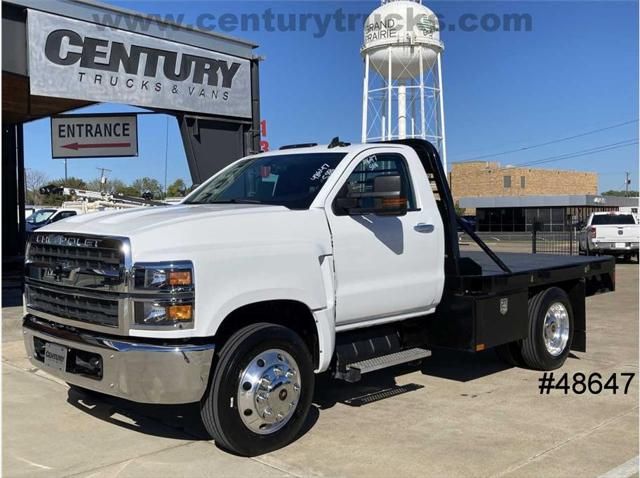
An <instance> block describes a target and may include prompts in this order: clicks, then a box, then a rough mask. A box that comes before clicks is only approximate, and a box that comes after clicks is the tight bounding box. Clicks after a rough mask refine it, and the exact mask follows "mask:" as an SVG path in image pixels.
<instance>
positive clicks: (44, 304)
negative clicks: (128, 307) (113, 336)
mask: <svg viewBox="0 0 640 478" xmlns="http://www.w3.org/2000/svg"><path fill="white" fill-rule="evenodd" d="M129 262H130V260H129V255H128V240H127V239H120V238H111V237H99V236H89V235H82V234H70V233H36V234H34V235H33V236H32V238H31V240H30V242H29V246H28V249H27V254H26V261H25V276H26V277H25V285H26V288H25V295H26V302H27V308H28V309H32V310H34V311H39V312H43V313H46V314H50V315H52V316H54V318H55V317H59V318H60V319H67V320H72V321H78V322H83V323H87V324H93V325H95V326H101V327H109V328H112V327H116V328H118V327H119V326H120V325H121V324H120V323H119V317H118V312H119V304H120V302H122V300H123V299H122V300H119V298H120V297H122V296H121V294H122V293H126V292H127V281H128V268H129V267H130V264H129Z"/></svg>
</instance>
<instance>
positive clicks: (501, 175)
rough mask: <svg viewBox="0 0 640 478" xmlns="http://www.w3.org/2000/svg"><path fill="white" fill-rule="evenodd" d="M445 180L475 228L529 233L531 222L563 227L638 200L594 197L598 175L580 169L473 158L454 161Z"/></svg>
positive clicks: (548, 227) (544, 227)
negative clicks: (592, 214) (570, 169)
mask: <svg viewBox="0 0 640 478" xmlns="http://www.w3.org/2000/svg"><path fill="white" fill-rule="evenodd" d="M449 184H450V186H451V191H452V194H453V198H454V201H456V202H457V203H458V205H459V206H460V207H462V208H464V210H465V211H464V215H465V216H475V219H476V230H477V231H479V232H491V233H499V232H504V233H513V232H530V231H531V230H532V229H533V225H534V223H538V224H539V225H540V226H541V230H542V231H566V230H568V229H570V228H573V227H576V225H577V224H579V223H580V222H583V221H585V220H586V219H587V217H588V216H589V214H591V213H592V212H595V211H615V210H618V208H619V207H621V206H634V205H635V206H636V207H637V205H638V200H637V199H632V198H609V197H603V196H598V194H597V192H598V175H597V174H596V173H589V172H582V171H562V170H556V169H535V168H518V167H505V166H502V165H500V163H497V162H486V161H474V162H468V163H455V164H453V167H452V170H451V173H450V175H449Z"/></svg>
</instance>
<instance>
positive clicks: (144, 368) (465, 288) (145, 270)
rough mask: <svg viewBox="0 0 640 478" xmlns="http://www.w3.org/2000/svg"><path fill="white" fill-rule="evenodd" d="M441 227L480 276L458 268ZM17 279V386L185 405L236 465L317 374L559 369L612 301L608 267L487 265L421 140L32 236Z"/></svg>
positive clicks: (263, 170) (313, 159) (334, 149)
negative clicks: (441, 364) (482, 360)
mask: <svg viewBox="0 0 640 478" xmlns="http://www.w3.org/2000/svg"><path fill="white" fill-rule="evenodd" d="M458 226H460V227H463V228H464V229H465V231H466V232H467V233H468V234H469V235H470V236H471V237H472V238H473V239H474V240H476V241H477V242H478V244H479V245H480V247H481V249H482V250H483V251H484V256H482V257H480V256H479V255H470V256H465V255H464V254H461V252H460V251H459V249H458V241H457V227H458ZM25 269H26V278H25V308H26V315H25V319H24V323H23V327H24V338H25V346H26V348H27V352H28V354H29V356H30V358H31V361H32V363H33V364H34V365H35V366H36V367H39V368H43V369H44V370H46V371H47V372H49V373H51V374H53V375H56V376H58V377H59V378H61V379H63V380H65V381H67V382H68V383H70V384H71V386H74V387H80V388H84V389H89V390H95V391H99V392H102V393H105V394H108V395H114V396H118V397H121V398H125V399H129V400H133V401H136V402H142V403H162V404H172V403H190V402H198V403H199V404H200V408H201V417H202V420H203V423H204V425H205V427H206V429H207V430H208V432H209V433H210V434H211V435H212V437H214V439H215V440H216V442H217V443H219V444H220V445H221V446H222V447H224V448H227V449H229V450H232V451H234V452H235V453H239V454H242V455H255V454H260V453H264V452H266V451H269V450H273V449H276V448H279V447H282V446H284V445H286V444H287V443H289V442H290V441H292V440H294V439H295V437H296V436H297V435H298V433H299V431H300V429H301V427H302V425H303V423H304V420H305V417H306V415H307V413H308V411H309V407H310V405H311V400H312V398H313V390H314V383H315V374H318V373H323V372H327V373H329V374H331V375H332V376H333V377H335V378H336V379H341V380H346V381H349V382H353V381H357V380H359V379H360V377H361V375H363V374H366V373H369V372H372V371H375V370H378V369H381V368H385V367H390V366H393V365H396V364H399V363H404V362H410V361H416V360H421V359H424V358H426V357H428V356H429V355H431V348H432V347H449V348H454V349H459V350H467V351H470V352H475V351H480V350H485V349H487V348H492V347H496V348H497V350H498V351H499V354H500V356H501V357H502V358H503V359H504V360H506V361H508V362H509V363H512V364H517V365H519V366H526V367H530V368H537V369H543V370H551V369H554V368H557V367H560V366H562V364H563V363H564V361H565V360H566V358H567V356H568V354H569V351H570V350H571V349H573V350H580V351H584V350H585V346H586V345H585V344H586V342H585V340H586V338H585V337H586V335H585V334H586V326H585V313H584V307H585V305H584V298H585V296H586V295H591V294H593V293H596V292H604V291H607V290H613V288H614V282H613V263H612V261H611V260H610V259H608V258H597V259H596V258H594V259H587V258H565V259H564V260H560V259H559V258H555V257H551V258H549V259H548V260H546V261H545V260H543V258H542V257H540V256H538V257H536V258H535V259H532V258H531V257H530V255H528V254H511V255H507V256H498V255H496V254H495V253H493V251H491V250H490V249H489V248H488V247H487V246H486V245H485V244H484V243H482V241H481V240H480V239H479V238H478V237H477V236H476V235H475V233H474V232H473V231H472V230H471V229H470V228H469V227H468V226H467V225H466V223H464V222H463V221H458V220H457V218H456V217H455V213H454V206H453V201H452V199H451V194H450V191H449V189H448V186H447V183H446V174H445V173H444V171H443V170H442V166H441V163H440V160H439V157H438V155H437V151H436V150H435V148H434V147H433V146H432V145H430V144H429V143H427V142H425V141H420V140H407V141H405V142H389V143H373V144H362V145H349V144H346V143H342V142H340V141H339V140H335V141H333V142H332V143H331V144H330V145H322V146H318V145H305V146H302V147H292V148H285V149H281V150H279V151H275V152H269V153H261V154H256V155H253V156H249V157H246V158H242V159H240V160H238V161H237V162H235V163H233V164H231V165H229V166H228V167H227V168H225V169H223V170H222V171H220V172H219V173H217V174H216V175H215V176H213V177H212V178H211V179H210V180H209V181H207V182H206V183H204V184H203V185H201V186H200V187H198V188H197V189H196V190H195V191H194V192H192V193H191V194H190V195H189V196H187V197H186V198H185V199H184V200H183V201H182V202H181V203H180V204H177V205H172V206H165V207H162V206H161V207H151V208H139V209H129V210H124V211H113V212H104V213H95V214H91V215H82V216H77V217H74V218H70V219H68V220H66V221H64V222H62V223H59V224H58V223H56V224H52V225H49V226H46V227H44V228H42V229H41V230H39V231H37V232H36V233H35V234H34V235H33V237H32V238H31V241H30V243H29V245H28V250H27V254H26V268H25Z"/></svg>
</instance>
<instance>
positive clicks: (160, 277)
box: [133, 261, 193, 290]
mask: <svg viewBox="0 0 640 478" xmlns="http://www.w3.org/2000/svg"><path fill="white" fill-rule="evenodd" d="M133 280H134V288H135V289H139V290H167V289H179V290H182V289H190V288H192V287H193V266H192V264H191V262H186V261H182V262H171V263H161V264H160V263H158V264H152V263H149V264H136V265H135V266H134V272H133Z"/></svg>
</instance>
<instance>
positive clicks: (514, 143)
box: [25, 1, 639, 191]
mask: <svg viewBox="0 0 640 478" xmlns="http://www.w3.org/2000/svg"><path fill="white" fill-rule="evenodd" d="M112 3H115V4H117V5H119V6H123V7H126V8H130V9H134V10H138V11H142V12H148V13H156V14H173V15H178V14H184V19H185V21H186V22H187V23H192V22H195V21H196V19H197V17H198V15H200V14H203V13H210V14H215V15H220V14H222V13H236V14H239V13H253V12H257V13H263V12H264V11H265V10H266V9H268V8H270V9H271V10H272V12H273V13H274V14H277V13H319V14H323V13H332V12H334V11H336V10H337V9H339V8H341V9H342V10H343V12H344V13H345V14H348V13H363V14H364V13H368V12H370V11H372V10H373V9H374V8H376V7H377V6H378V5H379V2H359V1H346V2H317V1H303V2H289V1H275V2H273V1H272V2H266V1H264V2H222V1H213V2H208V1H207V2H205V1H195V2H165V1H161V2H154V1H129V2H112ZM425 4H426V5H427V6H429V7H430V8H431V9H432V10H434V11H435V12H436V13H437V14H439V15H441V17H442V19H443V20H444V23H445V24H446V27H445V30H444V31H443V32H442V34H441V39H442V40H443V41H444V43H445V53H444V60H443V76H444V93H445V114H446V127H447V148H448V152H449V162H450V163H451V162H455V161H457V160H465V159H469V158H473V157H476V156H485V155H489V154H493V153H498V152H502V151H506V150H513V149H518V148H522V147H525V146H529V145H534V144H539V143H543V142H547V141H552V140H555V139H559V138H564V137H568V136H573V135H578V134H580V133H583V132H585V131H592V130H596V129H599V128H605V127H608V126H610V125H615V124H619V123H623V122H626V121H630V120H637V118H638V100H639V98H638V57H639V52H638V2H635V1H634V2H632V1H627V2H615V1H607V2H600V1H562V2H552V1H539V2H520V1H507V2H484V1H472V2H463V1H446V2H443V1H439V2H425ZM469 13H472V14H476V15H478V17H480V16H482V15H486V14H495V15H498V16H499V17H502V15H503V14H509V13H526V14H529V15H530V16H531V19H532V30H531V31H528V32H522V31H521V32H514V31H511V32H508V31H501V30H498V31H495V32H488V31H484V32H483V31H474V32H464V31H460V29H459V28H456V29H455V30H454V31H451V30H450V27H448V26H449V25H450V24H453V25H454V26H456V25H457V20H458V19H459V18H460V16H461V15H464V14H469ZM359 25H360V24H359ZM231 34H232V35H234V36H238V37H241V38H245V39H248V40H252V41H254V42H255V43H257V44H259V45H260V47H259V48H258V49H257V51H256V53H258V54H260V55H262V56H264V57H265V60H264V61H263V62H262V65H261V72H260V87H261V100H262V103H261V108H262V118H263V119H266V120H267V122H268V135H267V138H266V139H267V140H268V141H269V142H270V144H271V146H272V148H273V147H277V146H279V145H281V144H286V143H297V142H307V141H317V142H328V141H329V140H330V139H331V138H332V137H334V136H337V135H339V136H340V137H341V138H343V139H346V140H350V141H358V139H359V137H360V121H361V91H362V75H363V65H362V60H361V57H360V53H359V50H360V47H361V44H362V29H361V27H360V26H359V27H358V28H356V29H355V30H354V31H337V30H336V28H333V27H332V28H329V30H328V31H327V33H326V35H324V36H323V37H322V38H316V36H317V30H316V29H314V28H309V29H308V30H307V31H305V32H301V31H297V32H277V31H276V32H268V31H264V29H262V31H234V32H231ZM131 109H132V108H129V107H126V106H122V105H99V106H96V107H92V108H90V109H86V111H101V112H104V111H129V110H131ZM166 121H167V120H166V117H165V116H162V115H145V116H141V117H140V119H139V149H140V155H139V157H138V158H135V159H127V158H125V159H122V158H118V159H86V160H85V159H76V160H70V161H69V175H73V176H79V177H82V178H84V179H93V178H95V177H97V176H98V175H99V171H98V170H97V169H96V168H97V167H105V168H109V169H111V170H112V172H111V173H110V176H111V177H114V178H119V179H123V180H125V181H131V180H133V179H135V178H138V177H141V176H151V177H155V178H156V179H158V180H160V181H161V182H162V181H163V180H164V158H165V138H166V137H165V129H166ZM25 135H26V145H25V158H26V167H27V168H33V169H37V170H40V171H43V172H45V173H46V174H47V175H48V176H49V177H50V178H52V179H53V178H58V177H62V176H63V174H64V165H63V162H62V161H61V160H52V159H51V151H50V146H49V145H50V137H49V120H48V119H46V120H41V121H36V122H33V123H31V124H29V125H28V126H27V127H26V131H25ZM637 138H638V123H637V122H634V123H630V124H628V125H625V126H622V127H618V128H611V129H608V130H605V131H601V132H599V133H596V134H591V135H586V136H582V137H579V138H575V139H573V140H569V141H562V142H557V143H554V144H551V145H548V146H545V147H541V148H535V149H531V150H529V151H521V152H517V153H512V154H506V155H501V156H499V157H496V158H495V159H496V160H499V161H501V162H502V163H503V164H514V165H518V164H523V163H529V162H532V161H536V160H541V159H545V158H549V157H554V156H557V155H561V154H565V153H572V152H575V151H583V150H588V149H591V148H595V147H598V146H603V145H610V144H614V143H619V142H622V141H625V140H637ZM168 144H169V148H168V151H167V154H168V157H169V168H168V172H167V173H168V178H169V182H171V181H173V180H174V179H176V178H179V177H181V178H184V179H186V180H187V182H190V179H189V172H188V168H187V164H186V160H185V158H184V152H183V148H182V141H181V139H180V136H179V132H178V129H177V126H176V125H175V124H174V122H171V123H170V128H169V138H168ZM486 159H487V160H491V159H492V158H490V157H487V158H486ZM540 167H550V168H551V167H553V168H563V169H577V170H585V171H596V172H598V173H599V175H600V190H601V191H604V190H608V189H623V188H624V173H625V171H629V172H631V174H632V188H633V189H638V146H637V145H633V146H629V147H623V148H619V149H612V150H609V151H606V152H601V153H597V154H592V155H587V156H581V157H575V158H572V159H566V160H563V161H554V162H549V163H544V164H541V165H540Z"/></svg>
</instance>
